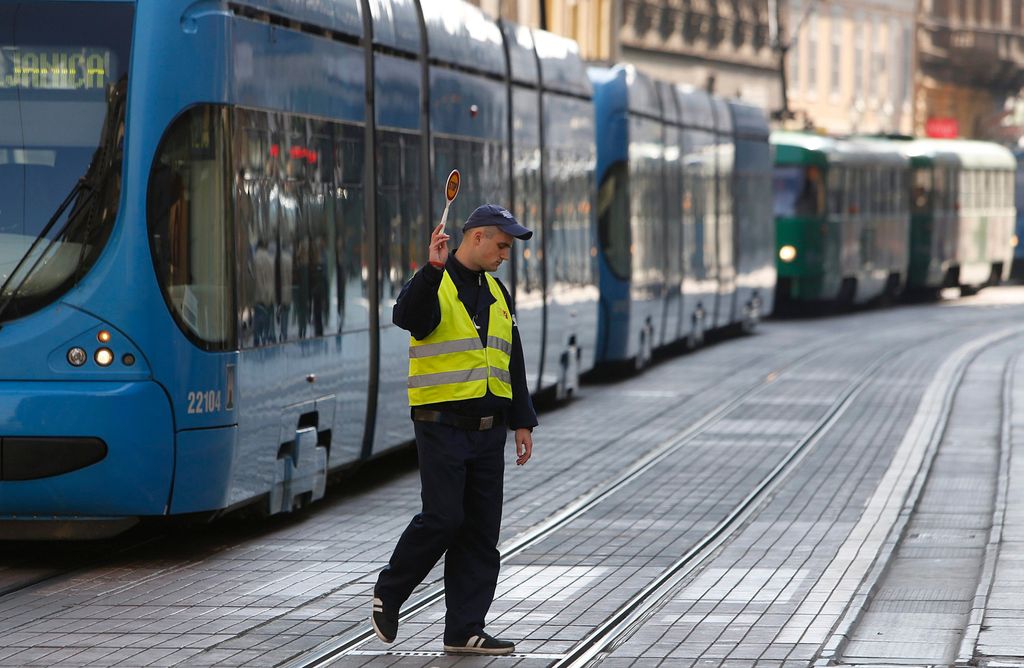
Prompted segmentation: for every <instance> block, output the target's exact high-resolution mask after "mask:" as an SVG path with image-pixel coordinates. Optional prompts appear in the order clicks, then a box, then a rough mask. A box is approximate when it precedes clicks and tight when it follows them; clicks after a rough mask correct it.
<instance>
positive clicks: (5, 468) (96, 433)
mask: <svg viewBox="0 0 1024 668" xmlns="http://www.w3.org/2000/svg"><path fill="white" fill-rule="evenodd" d="M173 475H174V423H173V418H172V416H171V407H170V403H169V401H168V399H167V395H166V394H165V393H164V391H163V390H162V389H161V388H160V386H159V385H157V384H156V383H154V382H152V381H142V382H123V383H122V382H98V381H95V382H13V381H9V382H0V520H22V521H40V520H42V521H47V520H69V519H74V520H79V519H104V520H109V519H113V518H126V517H136V516H141V515H163V514H164V513H165V512H166V510H167V506H168V502H169V498H170V493H171V483H172V480H173Z"/></svg>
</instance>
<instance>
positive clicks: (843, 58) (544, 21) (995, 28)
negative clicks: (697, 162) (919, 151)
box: [474, 0, 1024, 144]
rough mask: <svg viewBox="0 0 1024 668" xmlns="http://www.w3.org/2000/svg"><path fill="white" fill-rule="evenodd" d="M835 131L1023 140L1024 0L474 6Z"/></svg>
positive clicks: (531, 1)
mask: <svg viewBox="0 0 1024 668" xmlns="http://www.w3.org/2000/svg"><path fill="white" fill-rule="evenodd" d="M474 2H475V4H478V5H479V6H480V7H481V8H482V9H483V10H484V11H486V12H487V13H489V14H491V15H492V16H501V17H504V18H506V19H509V20H513V21H516V22H518V23H523V24H526V25H530V26H533V27H540V28H545V29H547V30H550V31H552V32H555V33H558V34H561V35H565V36H566V37H570V38H572V39H574V40H576V41H577V42H578V43H579V44H580V50H581V52H582V54H583V56H584V57H585V58H586V59H588V60H592V61H598V62H604V63H609V62H618V61H628V62H631V63H634V64H635V65H636V66H637V67H639V68H640V69H642V70H643V71H645V72H647V73H648V74H651V75H652V76H655V77H658V78H661V79H665V80H668V81H676V82H680V83H687V84H691V85H694V86H698V87H703V88H707V89H711V90H713V91H714V92H716V93H718V94H721V95H726V96H738V97H741V98H743V99H746V100H748V101H750V102H753V103H755V104H758V105H761V106H763V107H764V108H766V109H768V110H770V111H771V112H773V115H774V117H775V120H776V125H777V126H780V127H782V126H784V127H792V128H807V129H813V130H817V131H820V132H825V133H829V134H847V133H854V132H858V133H875V132H885V133H904V134H917V135H926V134H927V135H932V136H958V137H973V138H981V139H991V140H996V141H1000V142H1002V143H1005V144H1015V143H1018V142H1019V141H1021V137H1022V136H1024V94H1022V89H1024V0H474Z"/></svg>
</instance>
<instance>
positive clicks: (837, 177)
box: [828, 167, 846, 216]
mask: <svg viewBox="0 0 1024 668" xmlns="http://www.w3.org/2000/svg"><path fill="white" fill-rule="evenodd" d="M845 201H846V168H845V167H833V168H832V169H831V170H829V173H828V213H829V215H830V216H842V215H843V202H845Z"/></svg>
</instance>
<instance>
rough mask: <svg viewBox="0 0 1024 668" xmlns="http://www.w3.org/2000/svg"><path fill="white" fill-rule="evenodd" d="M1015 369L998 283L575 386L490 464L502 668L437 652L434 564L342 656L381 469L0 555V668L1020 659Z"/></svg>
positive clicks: (397, 490) (1004, 293) (402, 478)
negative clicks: (110, 539) (501, 503)
mask: <svg viewBox="0 0 1024 668" xmlns="http://www.w3.org/2000/svg"><path fill="white" fill-rule="evenodd" d="M1022 352H1024V288H1016V287H1007V288H996V289H987V290H984V291H983V292H982V293H981V294H979V295H978V296H976V297H971V298H965V299H953V300H948V301H946V302H942V303H938V304H925V305H914V306H899V307H894V308H889V309H878V310H868V311H862V312H858V313H853V314H847V315H840V316H833V317H823V318H815V319H805V320H784V321H770V322H767V323H765V324H763V325H762V327H761V329H760V330H759V331H758V333H757V334H755V335H753V336H746V337H740V338H735V339H730V340H726V341H722V342H720V343H717V344H715V345H712V346H709V347H707V348H705V349H703V350H699V351H697V352H695V353H692V354H687V355H682V356H678V357H673V358H670V359H666V360H664V361H662V362H660V363H658V364H656V365H655V366H654V367H652V368H650V369H648V370H647V371H645V372H644V373H642V374H639V375H636V376H634V377H630V378H627V379H624V380H618V381H610V382H604V383H598V384H589V385H585V386H584V387H583V388H582V389H581V392H580V395H579V396H578V397H577V398H576V399H575V400H573V401H572V402H570V403H568V404H567V405H564V406H561V407H558V408H555V409H552V410H549V411H548V412H545V413H544V414H542V415H541V427H540V428H539V429H538V430H537V431H536V434H535V442H536V446H535V450H534V459H533V460H532V461H531V462H530V463H529V464H528V465H527V466H525V467H521V468H520V467H515V466H514V465H513V459H514V455H513V451H512V448H511V447H509V449H508V455H507V460H508V462H507V463H508V467H507V472H506V489H505V498H506V504H505V515H504V523H503V532H502V538H501V540H502V553H503V555H504V561H503V566H502V571H501V579H500V582H499V587H498V593H497V597H496V600H495V602H494V605H493V606H492V608H491V614H490V616H489V619H488V622H489V627H488V631H489V632H491V633H492V634H494V635H498V636H502V637H507V638H510V639H514V640H516V642H517V654H516V655H514V656H511V657H501V658H493V659H486V658H478V657H476V658H459V657H454V656H445V655H444V654H443V653H442V652H441V635H442V630H443V629H442V626H443V617H444V600H443V596H441V593H442V592H441V589H440V588H441V585H442V583H441V573H442V569H441V566H440V565H439V566H438V567H436V568H435V569H434V570H433V571H432V573H431V575H430V577H429V578H428V580H427V582H425V583H424V584H423V586H422V587H421V588H420V590H418V591H417V593H416V594H414V596H413V599H412V600H411V601H410V602H409V604H410V605H413V604H415V603H416V602H417V601H421V600H422V601H424V603H423V604H422V605H421V606H420V607H419V608H418V609H417V610H415V611H414V612H413V613H411V614H409V615H407V616H406V617H404V618H403V620H402V624H401V629H400V632H399V639H398V641H397V642H396V643H394V644H393V645H390V646H389V645H384V644H382V643H380V642H379V641H377V640H376V639H375V638H372V639H370V640H367V641H362V640H360V634H361V633H362V634H363V635H365V632H366V631H367V630H368V629H369V625H368V623H367V615H368V613H369V600H370V594H371V591H372V586H373V582H374V580H375V578H376V574H377V571H378V570H379V569H380V568H381V567H382V566H383V564H384V563H385V562H386V561H387V558H388V556H389V554H390V552H391V549H392V547H393V546H394V543H395V540H396V539H397V536H398V535H399V534H400V533H401V531H402V530H403V529H404V527H405V525H406V524H407V523H408V521H409V519H410V517H411V516H412V515H413V514H415V513H416V512H417V510H418V506H419V493H418V489H419V481H418V476H417V473H416V471H415V469H414V468H413V467H412V466H410V465H409V464H408V463H403V458H394V459H392V460H389V461H388V462H387V465H388V466H390V467H392V468H393V469H394V470H393V471H383V470H382V469H383V467H381V466H376V467H373V469H372V470H364V471H362V472H358V473H357V474H356V475H355V476H350V477H348V478H346V479H343V480H342V481H340V482H339V483H337V484H335V485H334V486H333V487H332V488H331V490H330V492H329V494H328V497H327V499H325V501H324V502H322V503H320V504H318V505H315V506H313V507H311V508H309V509H307V510H305V511H303V512H301V513H299V514H297V515H295V516H293V517H286V518H278V517H275V518H271V519H270V520H269V521H268V520H263V521H256V520H248V519H242V518H227V519H224V520H221V521H219V522H218V523H215V524H213V525H211V526H208V527H198V528H191V529H184V530H181V529H175V530H172V531H170V532H166V531H164V530H162V529H159V528H157V529H153V528H145V529H143V530H141V531H136V532H133V533H132V534H130V535H129V536H127V537H124V538H122V539H119V540H118V541H117V542H116V548H113V547H112V548H111V549H109V550H108V551H107V552H104V551H103V550H102V549H100V550H97V549H83V548H81V547H68V546H64V545H52V546H39V545H32V546H25V545H17V546H3V545H2V544H0V665H2V666H55V665H62V666H111V665H118V666H172V665H182V666H202V665H224V666H239V665H247V666H277V665H293V666H300V665H314V664H313V662H312V661H311V657H314V656H318V655H324V653H325V652H327V654H329V658H327V659H325V661H324V665H336V666H409V667H410V668H413V667H418V666H422V667H434V666H437V667H441V666H445V667H447V666H455V665H458V666H486V665H495V666H525V667H530V668H532V667H534V666H536V667H538V668H539V667H541V666H551V665H581V666H582V665H588V664H593V662H595V661H596V662H597V663H596V664H595V665H600V666H607V667H620V666H669V667H675V666H765V667H782V666H785V667H789V666H810V665H836V664H844V665H895V664H899V665H922V666H924V665H969V664H970V665H983V666H984V665H991V666H993V667H994V666H1013V665H1019V666H1024V492H1022V491H1021V490H1022V487H1024V486H1022V484H1021V482H1022V480H1024V468H1022V467H1024V464H1022V462H1024V451H1022V448H1024V417H1020V416H1021V415H1024V410H1022V408H1021V407H1024V356H1022V355H1021V353H1022ZM404 459H408V457H406V458H404ZM371 474H372V475H373V476H375V478H374V480H372V481H370V482H365V483H364V482H363V481H362V480H361V476H364V475H371ZM55 551H57V553H56V554H55ZM59 551H65V552H66V554H65V555H64V556H65V557H66V558H65V559H63V561H62V560H61V556H62V555H61V554H60V553H59ZM33 555H36V556H33ZM616 615H620V616H621V619H622V622H621V623H619V622H614V620H615V619H617V617H616ZM608 620H613V622H614V623H612V622H609V623H607V624H606V622H608ZM346 639H348V640H350V641H351V642H347V643H345V644H342V643H341V641H343V640H346ZM586 648H590V649H589V650H587V651H590V652H591V654H589V655H586V654H585V652H584V650H585V649H586ZM328 650H330V651H328Z"/></svg>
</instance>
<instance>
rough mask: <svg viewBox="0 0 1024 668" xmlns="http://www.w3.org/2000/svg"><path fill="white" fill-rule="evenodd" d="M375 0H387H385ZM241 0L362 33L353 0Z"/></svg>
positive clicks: (359, 13) (273, 11)
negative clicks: (341, 0)
mask: <svg viewBox="0 0 1024 668" xmlns="http://www.w3.org/2000/svg"><path fill="white" fill-rule="evenodd" d="M371 1H373V0H371ZM376 1H377V2H380V3H381V4H386V0H376ZM225 4H226V3H225ZM240 4H244V5H245V6H246V7H250V8H252V9H256V10H262V11H265V12H269V13H271V14H276V15H279V16H286V17H288V18H290V19H295V20H298V21H301V22H303V23H309V24H312V25H316V26H324V27H329V28H330V29H331V30H336V31H338V32H340V33H343V34H346V35H352V36H355V37H362V35H363V18H362V11H361V9H360V4H359V2H356V1H355V0H346V1H345V2H338V1H337V0H244V2H241V3H240Z"/></svg>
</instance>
